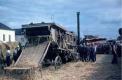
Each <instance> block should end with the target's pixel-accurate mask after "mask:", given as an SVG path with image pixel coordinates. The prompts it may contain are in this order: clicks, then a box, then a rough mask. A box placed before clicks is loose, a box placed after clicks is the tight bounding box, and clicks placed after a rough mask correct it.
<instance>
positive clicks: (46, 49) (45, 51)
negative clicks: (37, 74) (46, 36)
mask: <svg viewBox="0 0 122 80" xmlns="http://www.w3.org/2000/svg"><path fill="white" fill-rule="evenodd" d="M50 43H51V41H49V43H48V45H47V46H46V48H45V50H44V53H43V55H42V57H41V58H40V60H39V62H38V63H39V64H40V63H41V62H42V60H43V59H44V57H45V55H46V53H47V51H48V48H49V46H50Z"/></svg>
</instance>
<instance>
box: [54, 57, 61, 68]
mask: <svg viewBox="0 0 122 80" xmlns="http://www.w3.org/2000/svg"><path fill="white" fill-rule="evenodd" d="M61 64H62V59H61V57H60V56H56V58H55V60H54V67H55V69H58V68H60V66H61Z"/></svg>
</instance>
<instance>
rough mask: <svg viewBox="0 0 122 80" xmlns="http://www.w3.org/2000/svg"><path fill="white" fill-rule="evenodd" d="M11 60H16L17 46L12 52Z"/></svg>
mask: <svg viewBox="0 0 122 80" xmlns="http://www.w3.org/2000/svg"><path fill="white" fill-rule="evenodd" d="M13 60H14V62H16V61H17V48H15V50H14V53H13Z"/></svg>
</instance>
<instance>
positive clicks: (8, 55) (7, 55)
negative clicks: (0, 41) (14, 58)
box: [6, 50, 11, 66]
mask: <svg viewBox="0 0 122 80" xmlns="http://www.w3.org/2000/svg"><path fill="white" fill-rule="evenodd" d="M6 64H7V66H10V64H11V54H10V50H7V52H6Z"/></svg>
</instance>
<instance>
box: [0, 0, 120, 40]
mask: <svg viewBox="0 0 122 80" xmlns="http://www.w3.org/2000/svg"><path fill="white" fill-rule="evenodd" d="M121 3H122V2H121V0H0V22H2V23H4V24H6V25H8V26H9V27H11V28H20V27H21V25H22V24H27V23H30V22H35V23H37V22H55V23H58V24H60V25H63V26H64V27H66V28H67V29H68V30H71V31H74V32H76V26H77V24H76V12H77V11H79V12H80V24H81V29H80V30H81V35H82V34H83V35H85V34H93V35H99V36H102V37H107V38H115V37H116V36H118V32H117V31H118V28H120V27H122V15H121V9H122V6H121Z"/></svg>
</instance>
